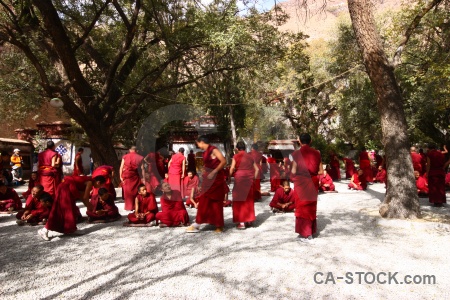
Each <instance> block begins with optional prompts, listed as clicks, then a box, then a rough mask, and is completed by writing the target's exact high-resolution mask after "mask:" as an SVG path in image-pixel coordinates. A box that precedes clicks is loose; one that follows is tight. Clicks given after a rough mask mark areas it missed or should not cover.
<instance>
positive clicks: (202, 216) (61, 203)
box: [0, 134, 450, 243]
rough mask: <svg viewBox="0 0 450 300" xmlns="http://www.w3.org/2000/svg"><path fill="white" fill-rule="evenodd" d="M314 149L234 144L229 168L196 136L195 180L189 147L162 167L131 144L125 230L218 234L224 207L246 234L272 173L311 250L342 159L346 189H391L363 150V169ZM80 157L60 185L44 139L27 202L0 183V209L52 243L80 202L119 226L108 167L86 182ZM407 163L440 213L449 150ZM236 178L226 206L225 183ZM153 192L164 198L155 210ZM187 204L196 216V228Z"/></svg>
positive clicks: (93, 218) (305, 141) (284, 208)
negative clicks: (268, 150)
mask: <svg viewBox="0 0 450 300" xmlns="http://www.w3.org/2000/svg"><path fill="white" fill-rule="evenodd" d="M311 142H312V140H311V136H310V135H309V134H302V135H301V136H300V145H301V147H300V149H299V150H296V151H294V152H293V153H292V154H291V159H290V158H289V157H284V158H283V159H282V160H280V159H278V160H277V159H275V158H274V157H272V156H271V155H270V154H269V155H268V157H267V159H265V157H264V156H263V155H262V153H261V151H260V150H259V149H258V144H253V145H252V149H251V151H250V152H246V145H245V143H243V142H238V143H237V145H236V149H235V153H234V156H233V157H232V159H231V165H229V166H226V160H225V157H224V156H223V155H222V153H221V151H220V150H219V149H217V148H216V147H214V146H213V145H211V143H210V142H209V140H208V138H207V137H206V136H200V137H199V138H198V139H197V141H196V143H197V146H198V148H200V150H202V151H203V152H202V162H203V166H202V167H201V172H200V174H197V169H198V166H197V165H196V158H195V155H194V154H193V151H192V150H191V151H190V153H189V154H188V155H187V158H186V157H185V155H184V152H185V149H184V148H180V149H178V152H177V153H176V154H174V155H172V156H171V157H170V158H169V159H168V160H167V161H166V162H165V158H164V157H163V156H162V155H161V154H160V153H158V152H151V153H149V154H147V155H146V156H145V157H144V156H141V155H140V154H139V153H138V152H137V150H136V147H131V149H130V151H129V153H127V154H126V155H124V156H123V157H122V160H121V164H120V168H119V178H120V181H121V183H120V185H121V187H122V198H123V201H124V209H125V210H126V211H128V212H129V213H128V216H127V221H126V222H125V223H124V226H128V227H134V226H136V227H142V226H159V227H161V228H163V227H174V226H186V227H187V228H186V232H188V233H196V232H199V231H200V228H201V225H202V224H210V225H213V226H215V230H214V231H215V232H222V231H223V227H224V207H226V206H231V209H232V216H233V222H234V223H235V224H236V228H237V229H246V228H248V227H249V226H252V224H253V222H254V221H255V220H256V216H255V208H254V203H255V201H259V200H260V199H261V197H262V195H267V194H268V193H263V192H261V180H262V179H263V178H264V173H267V172H269V180H270V187H271V192H274V195H273V198H272V200H271V202H270V204H269V206H270V208H271V210H272V212H273V213H288V212H293V213H294V215H295V232H297V233H298V234H299V236H298V237H299V239H300V241H302V242H306V243H308V242H310V241H311V240H312V238H313V235H314V234H315V233H316V230H317V221H316V211H317V198H318V194H319V193H320V192H323V193H333V192H336V190H335V185H334V181H337V180H340V179H341V168H340V166H341V163H340V162H341V161H343V164H344V166H345V177H346V178H347V179H350V183H349V184H348V188H349V189H354V190H365V189H366V188H367V186H368V185H369V184H372V183H374V182H379V183H382V184H385V185H387V184H388V181H387V175H386V173H387V172H386V160H385V159H384V158H383V157H381V156H380V155H378V153H376V152H374V153H369V152H367V151H366V149H362V151H361V152H360V153H359V169H356V167H355V162H354V161H353V160H352V159H351V158H348V157H345V158H343V157H339V156H337V155H336V154H335V153H334V152H330V156H329V163H328V164H327V165H326V166H325V167H324V165H323V164H322V157H321V154H320V152H319V151H318V150H315V149H314V148H312V147H311V146H310V145H311ZM83 151H84V150H83V148H80V149H78V153H77V155H76V157H75V162H74V171H73V174H72V175H71V176H65V177H64V178H63V177H62V169H61V167H62V163H61V156H60V155H59V154H58V152H56V151H55V144H54V143H53V142H52V141H49V142H48V143H47V149H46V150H45V151H43V152H41V153H39V155H38V171H37V172H33V173H32V174H31V178H30V180H29V183H28V184H29V185H28V190H27V191H26V192H24V193H22V196H23V197H24V198H25V199H26V201H25V206H24V207H22V206H23V205H22V202H21V200H20V197H19V195H18V194H17V193H16V192H15V190H14V189H12V188H10V187H7V186H6V185H5V183H4V181H3V180H0V211H1V212H8V213H11V212H13V211H18V213H17V214H16V218H17V224H19V225H24V224H34V225H35V224H42V225H44V227H43V228H42V229H40V230H39V231H38V234H39V235H40V236H41V237H42V238H43V239H44V240H49V239H50V237H49V231H55V232H60V233H63V234H72V233H74V232H75V231H76V230H77V226H76V224H77V222H80V221H81V220H83V217H82V215H81V213H80V210H79V208H78V206H77V205H76V201H77V200H81V201H82V202H83V204H84V205H85V206H86V215H87V221H88V222H90V223H100V222H112V221H116V220H118V219H120V218H121V215H120V214H119V209H118V207H117V206H116V203H115V201H116V191H115V188H114V185H113V178H114V169H113V167H111V166H106V165H104V166H99V167H97V168H96V169H94V170H93V171H92V174H91V175H90V176H86V175H85V174H84V170H83V163H82V153H83ZM411 159H412V163H413V166H412V167H413V168H412V169H413V170H414V175H415V178H416V184H417V192H418V194H419V195H420V196H428V197H429V201H430V202H431V203H433V204H434V205H435V206H442V204H443V203H445V202H446V198H445V178H446V177H447V179H449V176H448V174H446V171H445V170H446V168H447V166H448V164H449V163H450V160H449V159H446V153H445V152H444V153H443V151H439V150H437V149H436V147H435V146H434V145H429V147H428V151H427V152H426V153H424V152H423V151H419V152H416V149H415V147H411ZM161 178H164V179H163V180H161ZM232 178H233V182H234V184H233V189H232V191H231V195H232V198H231V200H232V201H231V200H229V199H228V193H229V192H230V189H229V187H228V186H229V184H230V183H231V180H232ZM292 185H293V188H292V187H291V186H292ZM156 195H160V206H159V207H158V203H157V201H156ZM186 207H188V208H193V209H196V216H195V220H194V222H192V223H191V222H190V218H189V214H188V211H187V209H186Z"/></svg>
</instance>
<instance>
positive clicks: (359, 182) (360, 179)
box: [348, 169, 367, 191]
mask: <svg viewBox="0 0 450 300" xmlns="http://www.w3.org/2000/svg"><path fill="white" fill-rule="evenodd" d="M348 188H349V189H353V190H358V191H362V190H366V189H367V181H366V176H365V175H364V171H363V170H361V169H359V170H358V173H355V174H353V176H352V178H351V180H350V183H349V184H348Z"/></svg>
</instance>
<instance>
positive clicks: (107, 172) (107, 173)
mask: <svg viewBox="0 0 450 300" xmlns="http://www.w3.org/2000/svg"><path fill="white" fill-rule="evenodd" d="M97 176H103V177H104V178H105V180H106V181H105V187H106V188H107V189H108V193H110V194H111V195H112V197H113V200H114V201H115V200H116V198H117V195H116V189H115V188H114V184H113V178H114V168H113V167H112V166H108V165H102V166H99V167H97V168H96V169H95V170H94V171H93V172H92V178H95V177H97ZM94 193H97V191H96V189H95V188H94Z"/></svg>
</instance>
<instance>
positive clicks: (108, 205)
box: [86, 194, 120, 221]
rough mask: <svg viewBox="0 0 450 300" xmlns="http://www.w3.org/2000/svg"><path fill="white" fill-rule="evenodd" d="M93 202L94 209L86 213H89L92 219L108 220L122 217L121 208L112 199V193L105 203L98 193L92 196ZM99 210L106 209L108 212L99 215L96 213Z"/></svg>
mask: <svg viewBox="0 0 450 300" xmlns="http://www.w3.org/2000/svg"><path fill="white" fill-rule="evenodd" d="M91 204H92V207H93V209H92V210H87V211H86V215H88V216H89V218H90V219H91V220H92V221H97V220H105V221H107V220H111V219H115V218H118V217H120V214H119V208H118V207H117V206H116V204H115V203H114V200H112V195H111V194H110V195H109V198H108V199H106V201H104V202H103V203H102V201H100V195H98V194H97V195H95V196H94V197H92V198H91ZM97 210H106V213H105V214H103V215H99V214H97V213H96V211H97Z"/></svg>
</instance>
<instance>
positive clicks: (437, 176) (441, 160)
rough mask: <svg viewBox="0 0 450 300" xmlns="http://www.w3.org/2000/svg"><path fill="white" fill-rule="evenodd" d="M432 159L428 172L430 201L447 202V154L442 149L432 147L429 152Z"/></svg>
mask: <svg viewBox="0 0 450 300" xmlns="http://www.w3.org/2000/svg"><path fill="white" fill-rule="evenodd" d="M427 156H428V159H429V160H430V167H429V172H428V190H429V200H430V203H435V204H441V203H446V202H447V199H446V197H445V171H444V164H445V156H444V154H442V153H441V152H440V151H437V150H436V149H432V150H430V151H428V153H427Z"/></svg>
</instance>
